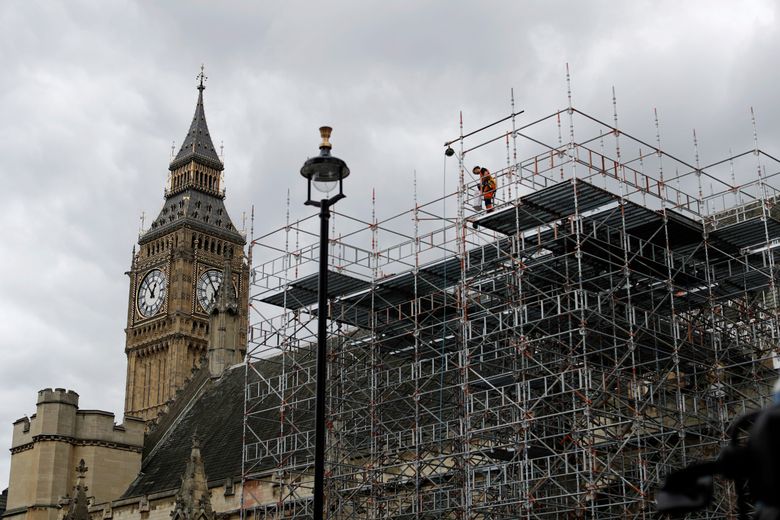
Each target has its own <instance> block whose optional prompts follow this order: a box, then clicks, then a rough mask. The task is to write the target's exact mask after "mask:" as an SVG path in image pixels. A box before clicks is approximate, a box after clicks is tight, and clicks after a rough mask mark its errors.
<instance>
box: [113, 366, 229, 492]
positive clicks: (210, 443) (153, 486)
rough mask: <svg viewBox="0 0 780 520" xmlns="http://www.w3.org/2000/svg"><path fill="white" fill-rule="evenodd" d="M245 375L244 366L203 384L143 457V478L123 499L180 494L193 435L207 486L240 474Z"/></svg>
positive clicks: (133, 485) (130, 488)
mask: <svg viewBox="0 0 780 520" xmlns="http://www.w3.org/2000/svg"><path fill="white" fill-rule="evenodd" d="M244 374H245V368H244V365H236V366H234V367H231V368H230V369H228V370H227V371H226V372H225V374H223V376H222V377H221V378H219V379H211V380H209V381H208V382H206V384H205V385H203V388H202V389H201V391H200V392H199V393H198V394H197V395H195V396H194V398H193V399H192V401H191V404H190V406H189V407H188V408H186V409H185V410H184V411H183V412H182V414H181V416H180V418H179V419H178V421H177V422H176V423H175V424H174V425H173V426H172V428H171V430H170V432H168V433H167V434H166V435H165V436H164V437H163V438H162V440H160V444H159V446H156V447H154V449H152V450H151V454H150V455H149V456H148V457H146V458H145V460H144V461H143V465H142V466H141V473H140V474H139V475H138V477H137V478H136V479H135V481H133V483H132V484H131V485H130V487H129V488H128V489H127V491H125V493H124V495H122V498H129V497H137V496H143V495H148V494H151V493H156V492H161V491H170V490H175V489H178V488H179V486H180V485H181V475H182V474H183V473H184V470H185V468H186V466H187V461H188V460H189V458H190V451H191V448H192V444H191V443H192V436H193V434H195V433H197V436H198V438H199V439H200V442H201V456H202V457H203V462H204V466H205V468H206V476H207V478H208V480H209V482H213V481H219V480H222V481H224V480H225V479H226V478H228V477H236V476H238V475H241V455H242V452H243V446H242V436H243V428H244V426H243V417H244V399H243V398H242V397H243V395H244ZM146 448H147V447H146V446H145V447H144V451H147V450H146Z"/></svg>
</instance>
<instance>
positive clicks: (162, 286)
mask: <svg viewBox="0 0 780 520" xmlns="http://www.w3.org/2000/svg"><path fill="white" fill-rule="evenodd" d="M167 285H168V284H167V279H166V276H165V273H163V272H162V271H161V270H160V269H152V270H151V271H149V272H148V273H146V276H144V278H143V280H141V284H140V285H139V286H138V297H137V299H136V301H137V305H138V313H139V314H140V315H141V316H143V317H144V318H151V317H152V316H154V315H155V314H157V313H158V312H160V309H161V308H162V304H163V302H164V301H165V295H166V293H167Z"/></svg>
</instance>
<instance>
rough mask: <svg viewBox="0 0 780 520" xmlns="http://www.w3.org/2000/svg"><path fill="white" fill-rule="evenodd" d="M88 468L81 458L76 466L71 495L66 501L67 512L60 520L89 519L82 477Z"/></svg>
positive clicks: (85, 487) (87, 499)
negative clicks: (76, 475) (74, 482)
mask: <svg viewBox="0 0 780 520" xmlns="http://www.w3.org/2000/svg"><path fill="white" fill-rule="evenodd" d="M88 469H89V468H87V465H86V464H85V463H84V459H81V461H80V462H79V465H78V466H76V473H77V474H78V477H76V485H75V486H73V496H72V497H70V498H69V499H68V501H67V512H66V513H65V515H64V516H63V518H62V520H89V498H87V491H88V488H87V486H86V485H84V477H85V475H86V473H87V470H88Z"/></svg>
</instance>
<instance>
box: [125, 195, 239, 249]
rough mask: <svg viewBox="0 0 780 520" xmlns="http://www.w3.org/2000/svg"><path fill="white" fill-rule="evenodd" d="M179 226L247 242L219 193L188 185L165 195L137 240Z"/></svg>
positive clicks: (162, 233)
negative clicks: (156, 211) (155, 213)
mask: <svg viewBox="0 0 780 520" xmlns="http://www.w3.org/2000/svg"><path fill="white" fill-rule="evenodd" d="M181 226H187V227H189V228H192V229H198V230H200V231H203V232H205V233H209V234H212V235H217V236H220V237H222V238H226V239H228V240H230V241H232V242H235V243H239V244H245V243H246V239H245V238H244V236H243V235H242V234H241V233H239V231H238V230H237V229H236V227H235V226H234V225H233V222H232V221H231V220H230V216H229V215H228V212H227V209H226V208H225V203H224V202H223V200H222V198H221V197H215V196H214V195H210V194H208V193H204V192H202V191H200V190H196V189H194V188H188V189H186V190H184V191H181V192H179V193H176V194H174V195H171V196H170V197H169V198H168V199H166V201H165V204H164V205H163V207H162V209H161V210H160V213H159V215H157V218H156V219H154V220H153V221H152V224H151V226H150V227H149V230H148V231H147V232H146V233H144V234H143V235H142V236H141V239H140V240H139V244H142V245H143V244H145V243H146V242H149V241H150V240H153V239H155V238H157V237H159V236H162V235H164V234H166V233H168V232H170V231H172V230H174V229H176V228H178V227H181Z"/></svg>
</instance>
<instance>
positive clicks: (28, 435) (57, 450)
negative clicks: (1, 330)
mask: <svg viewBox="0 0 780 520" xmlns="http://www.w3.org/2000/svg"><path fill="white" fill-rule="evenodd" d="M78 404H79V396H78V394H76V393H75V392H73V391H69V390H65V389H62V388H56V389H54V390H52V389H51V388H47V389H45V390H41V391H40V392H38V402H37V405H36V413H35V414H33V415H32V416H30V417H29V418H27V417H24V418H22V419H19V420H18V421H16V422H15V423H14V430H13V441H12V445H11V478H10V481H9V489H8V503H7V505H6V511H5V514H4V515H3V518H10V519H23V518H24V519H27V520H56V519H57V518H59V517H60V505H61V504H60V502H61V500H62V499H63V497H65V496H67V495H68V494H69V492H70V490H71V489H72V488H73V486H74V482H75V480H76V475H75V474H74V472H73V468H75V467H76V464H77V461H79V460H80V459H83V460H86V461H89V465H90V466H91V467H92V468H93V471H92V472H91V473H90V474H89V475H88V476H87V478H86V480H85V484H86V485H87V486H89V488H90V490H91V493H92V496H93V497H94V499H95V500H96V501H104V500H110V499H111V498H113V497H116V496H119V495H121V494H122V493H123V492H124V490H126V489H127V487H128V486H129V485H130V483H131V482H132V481H133V479H134V478H135V476H136V475H137V474H138V472H139V471H140V469H141V453H142V450H143V442H144V429H145V424H144V422H143V421H142V420H140V419H137V418H133V417H125V421H124V423H123V424H121V425H117V424H115V422H114V414H111V413H108V412H102V411H98V410H79V408H78Z"/></svg>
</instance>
